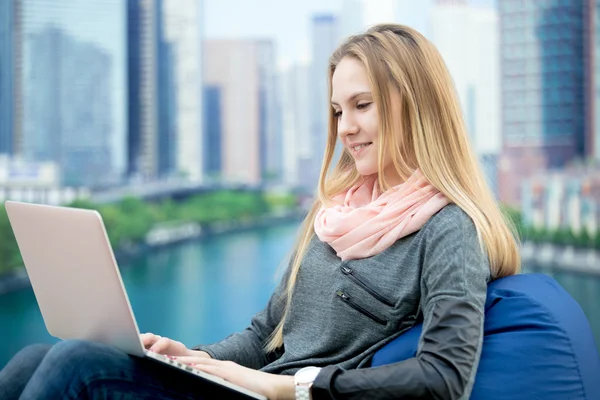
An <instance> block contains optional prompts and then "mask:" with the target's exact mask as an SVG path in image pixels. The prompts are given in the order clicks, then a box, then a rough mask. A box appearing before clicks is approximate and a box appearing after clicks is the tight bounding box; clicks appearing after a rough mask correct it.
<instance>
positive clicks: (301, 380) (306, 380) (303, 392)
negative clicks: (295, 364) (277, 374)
mask: <svg viewBox="0 0 600 400" xmlns="http://www.w3.org/2000/svg"><path fill="white" fill-rule="evenodd" d="M319 372H321V368H319V367H304V368H302V369H300V370H298V372H296V374H295V375H294V386H295V388H296V400H310V387H311V386H312V384H313V382H314V381H315V379H317V375H319Z"/></svg>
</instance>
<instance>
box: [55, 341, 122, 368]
mask: <svg viewBox="0 0 600 400" xmlns="http://www.w3.org/2000/svg"><path fill="white" fill-rule="evenodd" d="M126 358H128V356H127V355H126V354H125V353H123V352H121V351H119V350H117V349H115V348H114V347H111V346H108V345H105V344H102V343H97V342H92V341H87V340H65V341H61V342H59V343H57V344H55V345H54V346H53V347H52V349H51V350H50V351H49V352H48V354H47V355H46V357H45V359H44V362H45V363H47V364H48V365H54V366H59V365H60V366H62V367H66V366H68V365H71V366H73V367H76V368H82V369H83V368H86V369H89V368H91V367H94V366H102V367H103V368H106V367H107V366H108V365H110V364H111V363H115V362H121V361H122V360H123V359H126Z"/></svg>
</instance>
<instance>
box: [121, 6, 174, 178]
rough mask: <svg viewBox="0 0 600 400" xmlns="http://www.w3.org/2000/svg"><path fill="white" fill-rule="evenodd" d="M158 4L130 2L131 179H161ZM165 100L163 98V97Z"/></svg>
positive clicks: (128, 54) (129, 95)
mask: <svg viewBox="0 0 600 400" xmlns="http://www.w3.org/2000/svg"><path fill="white" fill-rule="evenodd" d="M159 6H160V4H157V2H156V1H155V0H128V1H127V76H128V100H129V101H128V108H129V113H128V169H127V172H128V175H129V177H130V178H133V179H136V180H137V179H141V180H152V179H156V178H157V177H158V175H159V159H158V158H159V149H158V146H159V136H158V132H159V129H160V127H159V117H160V116H162V115H160V116H159V113H158V108H159V105H158V104H157V103H158V98H159V97H158V93H157V92H158V90H159V88H158V79H157V77H158V75H159V74H158V66H157V59H158V55H157V50H160V49H166V46H165V47H161V46H159V45H158V44H159V43H161V41H160V40H159V39H157V34H159V33H160V31H159V27H160V17H159V16H158V13H159V12H160V10H161V7H159ZM168 54H170V53H168ZM163 65H164V64H163ZM163 99H164V97H163Z"/></svg>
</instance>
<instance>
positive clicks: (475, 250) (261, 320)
mask: <svg viewBox="0 0 600 400" xmlns="http://www.w3.org/2000/svg"><path fill="white" fill-rule="evenodd" d="M287 275H288V274H287V273H286V274H285V275H284V277H283V278H282V280H281V282H280V284H279V285H278V287H277V288H276V290H275V292H274V294H273V295H272V297H271V299H270V300H269V303H268V305H267V307H266V308H265V309H264V310H263V311H261V312H259V313H258V314H256V315H255V316H254V317H253V318H252V321H251V324H250V326H249V327H248V328H247V329H246V330H244V331H242V332H238V333H235V334H233V335H231V336H229V337H227V338H226V339H224V340H223V341H221V342H219V343H215V344H212V345H208V346H198V347H196V349H200V350H204V351H206V352H207V353H209V354H210V355H211V356H212V357H213V358H215V359H221V360H232V361H235V362H237V363H239V364H241V365H244V366H247V367H251V368H255V369H260V370H262V371H265V372H270V373H275V374H293V373H295V372H296V371H297V370H298V369H300V368H302V367H305V366H310V365H314V366H320V367H324V369H323V370H322V371H321V373H320V374H319V376H318V377H317V380H316V381H315V383H314V385H313V388H312V396H313V398H314V399H315V400H318V399H358V398H369V399H392V398H393V399H398V398H435V399H457V398H461V399H462V398H468V397H469V395H470V392H471V388H472V385H473V382H474V377H475V372H476V370H477V366H478V362H479V357H480V352H481V346H482V341H483V317H484V304H485V299H486V288H487V283H488V282H489V280H490V268H489V262H488V259H487V256H486V254H485V253H484V252H483V251H482V249H481V248H480V246H479V241H478V237H477V233H476V230H475V226H474V224H473V221H472V220H471V219H470V218H469V216H468V215H467V214H466V213H465V212H464V211H463V210H462V209H460V208H459V207H458V206H456V205H453V204H450V205H448V206H446V207H444V208H443V209H442V210H441V211H439V212H438V213H437V214H435V215H434V216H433V217H432V218H430V220H429V221H428V222H427V223H426V224H425V225H424V226H423V227H422V228H421V230H419V231H418V232H415V233H413V234H411V235H409V236H407V237H404V238H402V239H400V240H398V241H397V242H396V243H394V245H392V246H391V247H390V248H388V249H386V250H385V251H384V252H382V253H380V254H377V255H375V256H373V257H370V258H366V259H360V260H353V261H346V262H344V261H341V260H340V258H338V257H337V255H336V254H335V252H334V250H333V249H332V248H331V247H330V246H329V245H328V244H326V243H323V242H321V241H320V240H319V239H318V238H317V237H316V236H315V237H314V238H313V240H312V241H311V243H310V244H309V248H308V251H307V253H306V256H305V258H304V260H303V262H302V264H301V268H300V271H299V275H298V279H297V283H296V286H295V288H294V293H293V299H292V305H291V309H290V313H289V315H288V319H287V320H286V323H285V327H284V332H283V342H284V346H283V347H282V348H281V349H280V350H279V351H277V352H273V353H266V352H265V351H264V345H265V343H266V340H267V339H268V337H269V335H270V334H271V333H272V332H273V330H274V328H275V327H276V325H277V323H278V322H279V320H280V318H281V317H282V313H283V309H284V305H285V296H284V295H283V293H284V288H285V282H286V279H287ZM422 320H423V321H424V329H423V333H422V336H421V339H420V342H419V349H418V353H417V356H416V357H415V358H413V359H409V360H406V361H403V362H400V363H396V364H392V365H388V366H383V367H378V368H369V369H365V368H366V367H369V365H370V360H371V357H372V356H373V354H374V353H375V352H376V351H377V350H379V349H380V348H382V347H383V346H384V345H386V344H387V343H389V342H390V341H391V340H393V339H394V338H396V337H397V336H399V335H401V334H402V333H403V332H405V331H406V330H407V329H409V328H410V327H412V326H413V325H414V324H415V323H416V322H420V321H422Z"/></svg>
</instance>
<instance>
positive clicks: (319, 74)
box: [305, 14, 339, 187]
mask: <svg viewBox="0 0 600 400" xmlns="http://www.w3.org/2000/svg"><path fill="white" fill-rule="evenodd" d="M311 32H312V35H311V40H312V66H311V74H310V83H311V84H310V87H311V88H312V89H311V93H310V98H311V100H310V104H311V109H310V110H309V111H310V118H311V127H310V130H311V134H310V136H311V138H312V143H311V146H310V148H311V155H310V159H311V162H310V163H308V165H307V167H309V168H310V170H306V171H305V173H306V174H307V176H308V177H309V179H310V180H311V181H312V182H314V187H316V185H317V183H318V179H319V171H320V170H321V165H322V161H323V155H324V154H325V147H326V144H327V135H328V129H329V119H328V118H329V111H328V110H329V109H330V108H331V104H330V103H331V99H330V98H329V87H328V83H327V82H328V70H327V69H328V66H329V58H330V57H331V55H332V53H333V52H334V50H335V49H336V47H337V46H338V43H339V40H338V38H339V34H338V32H339V28H338V19H337V18H336V17H335V16H334V15H331V14H321V15H315V16H314V17H313V19H312V28H311ZM333 162H335V159H334V161H333Z"/></svg>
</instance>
